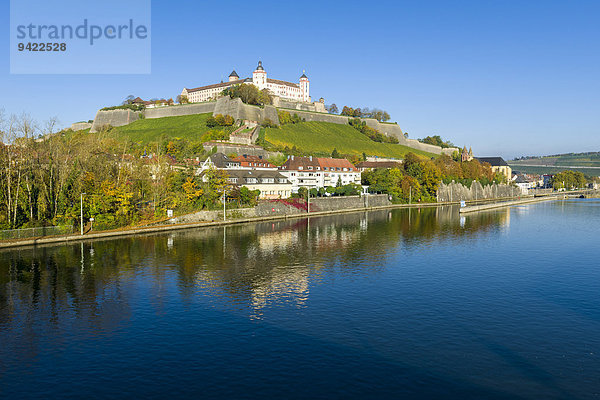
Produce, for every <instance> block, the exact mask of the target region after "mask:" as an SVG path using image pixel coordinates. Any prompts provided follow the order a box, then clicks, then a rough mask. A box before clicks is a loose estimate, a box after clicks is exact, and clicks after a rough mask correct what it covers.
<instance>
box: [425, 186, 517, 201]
mask: <svg viewBox="0 0 600 400" xmlns="http://www.w3.org/2000/svg"><path fill="white" fill-rule="evenodd" d="M521 195H522V193H521V189H519V188H518V187H516V186H511V185H497V184H493V185H488V186H485V187H484V186H482V185H481V183H479V182H473V183H472V184H471V187H470V188H468V187H466V186H464V185H462V184H460V183H456V182H452V183H450V184H448V185H446V184H444V183H440V185H439V187H438V190H437V201H438V202H442V201H462V200H483V199H494V198H509V197H519V196H521Z"/></svg>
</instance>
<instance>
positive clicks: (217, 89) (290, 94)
mask: <svg viewBox="0 0 600 400" xmlns="http://www.w3.org/2000/svg"><path fill="white" fill-rule="evenodd" d="M244 83H248V84H253V85H255V86H257V87H258V89H259V90H263V89H268V90H269V93H270V94H271V95H273V96H277V97H279V98H281V99H286V100H292V101H298V102H305V103H310V102H311V98H310V82H309V80H308V77H307V76H306V75H305V74H304V73H303V74H302V76H301V77H300V80H299V82H298V83H293V82H287V81H280V80H278V79H271V78H267V71H265V69H264V68H263V66H262V62H261V61H259V62H258V66H257V67H256V69H255V70H254V72H253V73H252V78H241V79H240V77H239V75H238V74H237V73H236V72H235V70H234V71H232V72H231V74H229V81H228V82H221V83H216V84H214V85H207V86H200V87H197V88H193V89H188V88H184V89H183V91H182V92H181V96H187V98H188V101H189V102H190V103H201V102H204V101H210V100H214V99H216V98H217V97H218V96H219V95H220V94H221V92H222V91H223V90H225V89H227V88H229V87H232V86H234V85H240V84H244Z"/></svg>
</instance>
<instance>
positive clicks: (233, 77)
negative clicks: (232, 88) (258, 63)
mask: <svg viewBox="0 0 600 400" xmlns="http://www.w3.org/2000/svg"><path fill="white" fill-rule="evenodd" d="M238 79H240V76H239V75H238V74H237V72H235V69H234V70H233V71H231V73H230V74H229V82H233V81H237V80H238Z"/></svg>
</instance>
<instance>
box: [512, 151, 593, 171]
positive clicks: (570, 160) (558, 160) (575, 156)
mask: <svg viewBox="0 0 600 400" xmlns="http://www.w3.org/2000/svg"><path fill="white" fill-rule="evenodd" d="M511 163H512V164H515V165H519V164H520V165H540V166H551V167H560V166H566V167H569V166H571V167H599V168H600V152H588V153H565V154H555V155H551V156H542V157H521V158H519V159H515V160H511V161H510V162H509V164H511Z"/></svg>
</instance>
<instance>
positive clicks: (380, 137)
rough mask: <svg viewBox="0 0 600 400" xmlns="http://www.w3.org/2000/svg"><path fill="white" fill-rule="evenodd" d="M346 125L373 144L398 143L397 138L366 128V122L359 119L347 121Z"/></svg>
mask: <svg viewBox="0 0 600 400" xmlns="http://www.w3.org/2000/svg"><path fill="white" fill-rule="evenodd" d="M348 123H349V124H350V125H351V126H353V127H354V128H355V129H357V130H358V131H359V132H361V133H362V134H363V135H365V136H367V137H368V138H369V139H371V140H372V141H374V142H380V143H393V144H397V143H398V138H397V137H395V136H387V135H384V134H383V133H381V132H379V131H378V130H377V129H374V128H371V127H370V126H367V124H366V122H365V121H363V120H361V119H360V118H353V119H350V120H348Z"/></svg>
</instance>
